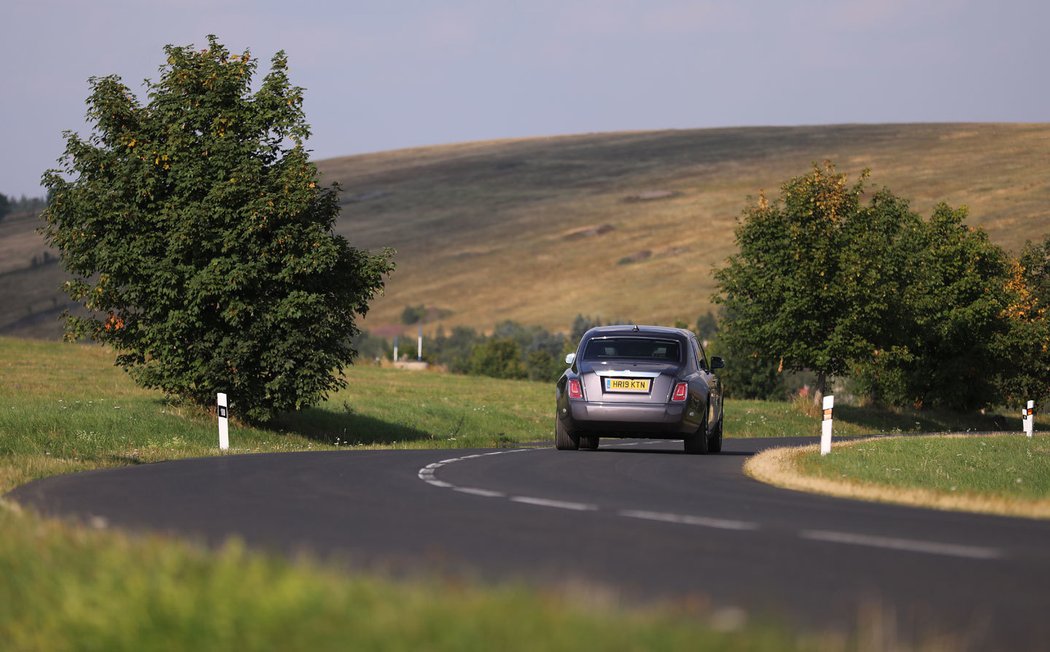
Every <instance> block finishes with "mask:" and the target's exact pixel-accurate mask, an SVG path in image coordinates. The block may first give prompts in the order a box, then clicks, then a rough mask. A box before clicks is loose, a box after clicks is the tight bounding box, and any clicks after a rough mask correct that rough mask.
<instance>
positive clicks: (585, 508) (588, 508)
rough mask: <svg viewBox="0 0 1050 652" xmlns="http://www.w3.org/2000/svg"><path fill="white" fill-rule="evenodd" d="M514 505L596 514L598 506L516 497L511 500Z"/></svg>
mask: <svg viewBox="0 0 1050 652" xmlns="http://www.w3.org/2000/svg"><path fill="white" fill-rule="evenodd" d="M510 500H511V502H514V503H525V504H526V505H539V506H540V507H554V508H555V509H571V510H573V511H576V512H596V511H598V506H597V505H588V504H587V503H572V502H568V501H565V500H548V499H546V498H531V497H529V496H514V497H513V498H511V499H510Z"/></svg>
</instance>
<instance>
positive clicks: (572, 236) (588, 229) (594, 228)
mask: <svg viewBox="0 0 1050 652" xmlns="http://www.w3.org/2000/svg"><path fill="white" fill-rule="evenodd" d="M615 230H616V227H615V226H613V225H612V224H598V225H595V224H589V225H587V226H582V227H579V228H576V229H573V230H571V231H567V232H565V233H564V234H562V236H561V238H562V240H582V239H584V238H594V237H596V236H599V235H605V234H606V233H609V232H610V231H615Z"/></svg>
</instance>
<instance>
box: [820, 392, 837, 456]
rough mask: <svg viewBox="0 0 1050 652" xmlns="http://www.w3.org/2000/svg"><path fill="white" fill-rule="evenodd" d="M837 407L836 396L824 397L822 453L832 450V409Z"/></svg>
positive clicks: (821, 432)
mask: <svg viewBox="0 0 1050 652" xmlns="http://www.w3.org/2000/svg"><path fill="white" fill-rule="evenodd" d="M834 407H835V397H834V396H825V397H824V420H823V421H821V423H820V455H821V456H822V457H823V456H824V455H827V454H828V453H830V452H831V423H832V421H831V411H832V409H833V408H834Z"/></svg>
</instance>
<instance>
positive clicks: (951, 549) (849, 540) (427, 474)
mask: <svg viewBox="0 0 1050 652" xmlns="http://www.w3.org/2000/svg"><path fill="white" fill-rule="evenodd" d="M650 443H662V442H632V443H624V444H613V445H612V446H614V447H616V446H638V445H644V444H650ZM534 450H544V449H540V448H514V449H509V450H501V451H494V452H492V453H476V454H474V455H465V456H463V457H451V458H449V459H447V460H441V461H440V462H433V463H432V464H427V465H426V466H424V467H423V468H421V469H420V470H419V474H418V475H419V479H420V480H422V481H423V482H426V483H427V484H429V485H431V486H433V487H440V488H442V489H451V490H453V491H457V492H459V493H463V494H469V495H472V496H480V497H483V498H503V499H506V500H508V501H510V502H513V503H520V504H524V505H535V506H537V507H550V508H553V509H564V510H570V511H577V512H598V511H602V509H601V508H600V507H599V506H598V505H593V504H590V503H578V502H572V501H566V500H552V499H550V498H537V497H534V496H508V495H507V494H505V493H503V492H501V491H492V490H490V489H481V488H478V487H457V486H456V485H454V484H451V483H449V482H445V481H443V480H438V479H437V477H435V475H434V474H435V472H436V471H437V470H438V469H440V468H441V467H443V466H447V465H449V464H454V463H456V462H462V461H463V460H473V459H478V458H481V457H490V456H492V455H507V454H510V453H526V452H529V451H534ZM615 513H616V515H617V516H621V517H623V518H635V519H642V520H647V521H659V522H663V523H677V524H679V525H691V526H695V527H707V528H715V529H719V530H735V531H739V532H754V531H755V530H759V529H761V527H762V526H761V525H760V524H758V523H755V522H753V521H736V520H732V519H722V518H712V517H708V516H695V515H690V514H671V513H666V512H650V511H645V510H633V509H621V510H617V511H616V512H615ZM796 534H797V536H798V537H799V538H802V539H809V540H811V541H823V542H826V543H837V544H843V545H853V546H868V547H871V548H884V549H888V550H900V551H903V552H917V553H925V554H930V555H945V556H949V557H963V558H966V559H983V560H991V559H1002V558H1004V557H1006V555H1005V554H1004V553H1003V551H1001V550H998V549H996V548H984V547H980V546H964V545H959V544H954V543H941V542H936V541H919V540H914V539H897V538H891V537H879V536H871V535H866V534H854V533H850V532H833V531H830V530H801V531H799V532H797V533H796Z"/></svg>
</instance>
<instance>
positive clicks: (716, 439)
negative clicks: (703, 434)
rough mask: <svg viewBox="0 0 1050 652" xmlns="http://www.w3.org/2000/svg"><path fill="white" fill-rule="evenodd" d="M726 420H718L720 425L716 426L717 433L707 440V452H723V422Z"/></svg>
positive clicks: (722, 418)
mask: <svg viewBox="0 0 1050 652" xmlns="http://www.w3.org/2000/svg"><path fill="white" fill-rule="evenodd" d="M724 420H725V416H722V417H721V418H719V419H718V425H717V426H715V431H714V432H712V433H711V436H710V437H708V438H707V452H709V453H721V452H722V422H723V421H724Z"/></svg>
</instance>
